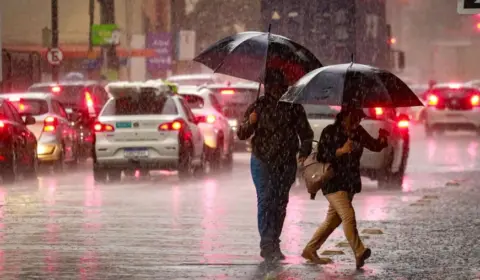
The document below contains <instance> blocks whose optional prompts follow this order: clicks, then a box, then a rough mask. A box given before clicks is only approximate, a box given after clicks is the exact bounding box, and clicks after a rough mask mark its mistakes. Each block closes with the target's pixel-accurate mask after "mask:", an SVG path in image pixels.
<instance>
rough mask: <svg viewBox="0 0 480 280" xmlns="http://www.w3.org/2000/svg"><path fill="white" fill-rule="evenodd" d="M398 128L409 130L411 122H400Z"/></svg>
mask: <svg viewBox="0 0 480 280" xmlns="http://www.w3.org/2000/svg"><path fill="white" fill-rule="evenodd" d="M397 125H398V127H399V128H407V127H408V126H409V121H408V120H400V121H398V124H397Z"/></svg>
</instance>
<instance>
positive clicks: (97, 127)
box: [93, 122, 115, 132]
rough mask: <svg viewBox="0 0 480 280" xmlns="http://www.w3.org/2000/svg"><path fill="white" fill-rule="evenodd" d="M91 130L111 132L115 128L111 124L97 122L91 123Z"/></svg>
mask: <svg viewBox="0 0 480 280" xmlns="http://www.w3.org/2000/svg"><path fill="white" fill-rule="evenodd" d="M93 130H95V132H111V131H115V128H114V127H113V126H112V125H109V124H104V123H99V122H97V123H95V124H94V125H93Z"/></svg>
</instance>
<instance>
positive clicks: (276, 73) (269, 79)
mask: <svg viewBox="0 0 480 280" xmlns="http://www.w3.org/2000/svg"><path fill="white" fill-rule="evenodd" d="M271 83H280V84H283V85H287V79H286V78H285V74H283V72H282V71H281V70H279V69H267V70H266V73H265V84H271Z"/></svg>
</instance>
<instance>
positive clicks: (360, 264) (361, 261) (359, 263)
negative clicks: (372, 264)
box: [356, 248, 372, 269]
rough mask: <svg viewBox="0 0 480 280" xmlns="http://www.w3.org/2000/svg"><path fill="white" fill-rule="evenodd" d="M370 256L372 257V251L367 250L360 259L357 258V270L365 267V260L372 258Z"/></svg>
mask: <svg viewBox="0 0 480 280" xmlns="http://www.w3.org/2000/svg"><path fill="white" fill-rule="evenodd" d="M370 255H372V250H370V249H369V248H367V249H365V251H363V253H362V254H361V255H360V257H357V258H356V264H357V269H360V268H362V267H363V266H364V265H365V260H366V259H368V258H370Z"/></svg>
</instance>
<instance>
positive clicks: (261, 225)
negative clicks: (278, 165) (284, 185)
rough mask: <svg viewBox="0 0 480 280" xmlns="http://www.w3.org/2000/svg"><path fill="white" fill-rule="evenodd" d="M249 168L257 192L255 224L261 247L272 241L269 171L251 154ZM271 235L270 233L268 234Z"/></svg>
mask: <svg viewBox="0 0 480 280" xmlns="http://www.w3.org/2000/svg"><path fill="white" fill-rule="evenodd" d="M250 169H251V173H252V179H253V183H254V184H255V190H256V193H257V226H258V232H259V234H260V248H261V249H262V251H263V249H264V248H265V247H267V246H268V244H269V243H272V241H271V240H270V239H271V238H270V237H269V231H270V226H269V223H270V221H269V220H270V219H271V218H270V217H269V216H270V214H269V208H270V201H271V199H270V196H271V194H270V189H271V188H270V187H269V180H270V179H269V173H268V170H267V168H266V164H265V163H263V162H262V161H261V160H260V159H258V158H256V157H255V156H254V155H253V154H252V157H251V160H250ZM270 235H271V234H270ZM262 256H263V254H262Z"/></svg>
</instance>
